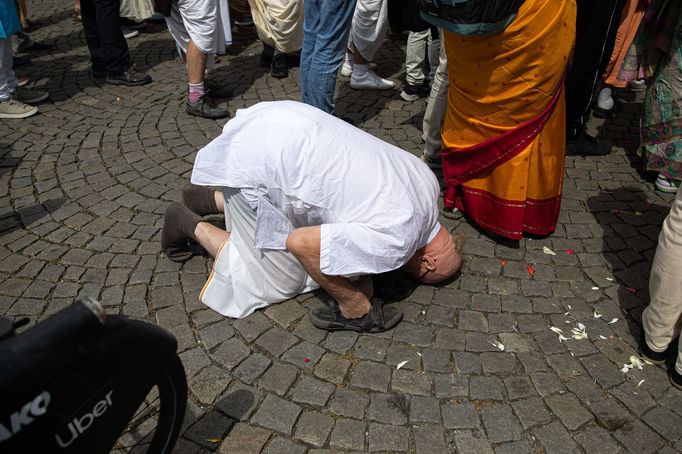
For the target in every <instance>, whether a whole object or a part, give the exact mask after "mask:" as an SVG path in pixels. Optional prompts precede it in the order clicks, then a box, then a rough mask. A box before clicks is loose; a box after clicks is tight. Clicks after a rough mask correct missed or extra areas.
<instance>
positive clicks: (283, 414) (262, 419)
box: [251, 394, 301, 435]
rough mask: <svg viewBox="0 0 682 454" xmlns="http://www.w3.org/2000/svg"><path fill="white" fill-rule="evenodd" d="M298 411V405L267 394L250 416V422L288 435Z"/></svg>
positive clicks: (299, 408)
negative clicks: (251, 416) (254, 412)
mask: <svg viewBox="0 0 682 454" xmlns="http://www.w3.org/2000/svg"><path fill="white" fill-rule="evenodd" d="M300 413H301V407H299V406H298V405H296V404H294V403H291V402H289V401H287V400H284V399H281V398H279V397H276V396H273V395H272V394H269V395H267V396H266V397H265V400H263V403H262V404H261V406H260V408H259V409H258V411H257V412H256V414H255V415H254V416H253V418H251V423H253V424H256V425H258V426H262V427H264V428H266V429H270V430H274V431H276V432H280V433H283V434H284V435H290V434H291V430H292V428H293V427H294V423H295V422H296V419H297V418H298V415H299V414H300Z"/></svg>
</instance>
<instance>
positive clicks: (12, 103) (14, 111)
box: [0, 98, 38, 118]
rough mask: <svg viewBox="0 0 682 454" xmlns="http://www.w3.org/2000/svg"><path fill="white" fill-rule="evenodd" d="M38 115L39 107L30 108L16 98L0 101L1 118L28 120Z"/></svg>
mask: <svg viewBox="0 0 682 454" xmlns="http://www.w3.org/2000/svg"><path fill="white" fill-rule="evenodd" d="M37 113H38V108H37V107H34V106H29V105H28V104H24V103H23V102H19V101H17V100H16V99H14V98H10V99H8V100H7V101H0V118H26V117H30V116H31V115H35V114H37Z"/></svg>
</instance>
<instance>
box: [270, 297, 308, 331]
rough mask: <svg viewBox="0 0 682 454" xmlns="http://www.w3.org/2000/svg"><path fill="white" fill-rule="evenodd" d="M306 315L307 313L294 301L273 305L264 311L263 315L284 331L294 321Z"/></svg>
mask: <svg viewBox="0 0 682 454" xmlns="http://www.w3.org/2000/svg"><path fill="white" fill-rule="evenodd" d="M306 314H307V311H306V310H305V309H303V308H302V307H301V305H300V304H298V302H297V301H296V300H288V301H285V302H283V303H279V304H273V305H271V306H269V307H268V308H267V309H266V310H265V315H267V316H268V317H270V319H271V320H273V321H274V322H275V323H277V324H278V325H280V326H281V327H282V328H284V329H287V328H289V327H290V326H291V325H292V324H293V323H294V322H295V321H296V320H298V319H300V318H301V317H303V316H304V315H306Z"/></svg>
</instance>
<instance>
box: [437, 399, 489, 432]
mask: <svg viewBox="0 0 682 454" xmlns="http://www.w3.org/2000/svg"><path fill="white" fill-rule="evenodd" d="M441 413H442V415H443V426H444V427H445V428H447V429H475V428H477V427H479V425H480V423H479V420H478V413H476V407H474V406H473V404H471V403H469V402H463V403H458V404H453V403H450V402H448V403H444V404H442V405H441Z"/></svg>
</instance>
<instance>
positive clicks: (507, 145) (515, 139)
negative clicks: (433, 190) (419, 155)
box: [442, 79, 564, 208]
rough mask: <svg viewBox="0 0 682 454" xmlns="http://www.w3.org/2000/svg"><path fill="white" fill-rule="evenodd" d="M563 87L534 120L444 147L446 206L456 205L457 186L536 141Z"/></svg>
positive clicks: (510, 157) (492, 167) (515, 154)
mask: <svg viewBox="0 0 682 454" xmlns="http://www.w3.org/2000/svg"><path fill="white" fill-rule="evenodd" d="M563 86H564V81H563V79H562V81H561V83H560V84H559V87H558V89H557V90H556V93H555V94H554V97H553V98H552V101H551V102H550V103H549V105H548V106H547V107H546V108H545V110H544V111H543V112H542V113H541V114H540V115H538V116H537V117H535V118H533V119H532V120H530V121H527V122H526V123H523V124H521V125H519V126H517V127H516V128H514V129H512V130H510V131H507V132H505V133H504V134H500V135H499V136H495V137H492V138H490V139H488V140H485V141H483V142H481V143H478V144H476V145H473V146H471V147H467V148H454V147H444V148H443V155H442V161H443V176H444V179H445V184H446V185H447V188H446V190H445V195H444V198H443V199H444V203H445V206H446V207H448V208H452V207H453V206H454V205H453V204H452V202H451V201H452V200H454V197H455V191H456V188H457V187H458V186H460V185H462V184H463V183H466V182H467V181H469V180H471V179H472V178H477V177H479V176H481V175H484V174H486V173H489V172H491V171H492V170H493V169H494V168H495V167H497V166H499V165H500V164H502V163H504V162H506V161H508V160H510V159H512V158H514V157H515V156H517V155H518V154H519V153H521V152H522V151H523V150H525V149H526V147H528V146H529V145H530V144H531V143H532V142H533V140H535V138H536V137H537V136H538V134H540V132H541V131H542V129H543V128H544V127H545V124H546V123H547V120H548V119H549V117H550V116H551V115H552V112H554V108H555V107H556V105H557V103H558V102H559V98H560V97H561V92H562V91H563Z"/></svg>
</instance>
